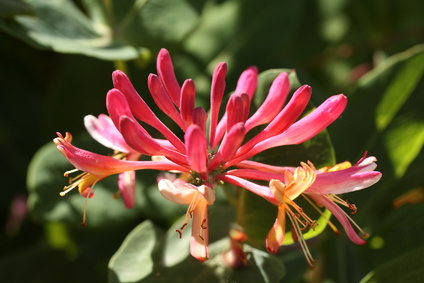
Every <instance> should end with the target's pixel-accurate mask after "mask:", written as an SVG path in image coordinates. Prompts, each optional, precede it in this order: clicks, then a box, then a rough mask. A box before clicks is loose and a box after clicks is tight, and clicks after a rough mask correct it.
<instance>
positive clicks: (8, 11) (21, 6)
mask: <svg viewBox="0 0 424 283" xmlns="http://www.w3.org/2000/svg"><path fill="white" fill-rule="evenodd" d="M32 14H33V10H32V7H31V5H29V4H28V3H26V2H24V1H22V0H0V17H4V18H11V17H12V16H15V15H32Z"/></svg>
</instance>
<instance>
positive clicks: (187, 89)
mask: <svg viewBox="0 0 424 283" xmlns="http://www.w3.org/2000/svg"><path fill="white" fill-rule="evenodd" d="M195 93H196V91H195V86H194V82H193V80H191V79H188V80H186V81H185V82H184V84H183V87H182V88H181V101H180V111H181V117H182V119H183V120H184V122H185V124H186V126H187V127H188V126H190V125H191V124H193V111H194V98H195Z"/></svg>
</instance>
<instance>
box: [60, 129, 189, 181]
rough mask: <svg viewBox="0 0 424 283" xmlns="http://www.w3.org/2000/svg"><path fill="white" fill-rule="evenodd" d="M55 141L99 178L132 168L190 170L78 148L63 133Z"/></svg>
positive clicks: (79, 165) (68, 156) (74, 161)
mask: <svg viewBox="0 0 424 283" xmlns="http://www.w3.org/2000/svg"><path fill="white" fill-rule="evenodd" d="M58 135H59V137H58V138H55V139H54V140H53V141H54V143H55V144H56V146H57V148H58V149H59V151H60V152H61V153H62V154H63V155H64V156H65V157H66V159H68V161H69V162H70V163H71V164H72V165H73V166H74V167H75V168H77V169H79V170H81V171H84V172H87V173H90V174H93V175H95V176H97V177H99V178H104V177H107V176H109V175H113V174H118V173H122V172H125V171H132V170H143V169H154V170H165V171H169V170H179V171H182V172H188V171H189V170H188V169H187V168H185V167H182V166H180V165H178V164H175V163H174V162H171V161H127V160H119V159H116V158H113V157H110V156H104V155H100V154H96V153H92V152H89V151H86V150H83V149H80V148H77V147H75V146H73V145H72V144H70V143H69V142H68V141H66V140H65V139H64V138H63V137H62V135H60V134H59V133H58Z"/></svg>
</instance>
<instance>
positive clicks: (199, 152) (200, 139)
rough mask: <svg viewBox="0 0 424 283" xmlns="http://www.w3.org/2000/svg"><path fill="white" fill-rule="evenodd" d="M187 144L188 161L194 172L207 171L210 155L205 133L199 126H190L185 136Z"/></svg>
mask: <svg viewBox="0 0 424 283" xmlns="http://www.w3.org/2000/svg"><path fill="white" fill-rule="evenodd" d="M184 139H185V142H186V147H187V148H186V152H187V161H188V163H189V164H190V167H191V169H192V170H194V171H196V172H198V173H205V172H206V171H207V167H206V164H207V162H208V155H207V149H206V137H205V133H204V132H203V131H202V129H201V128H200V127H199V126H198V125H195V124H193V125H190V126H189V127H188V129H187V132H186V133H185V135H184Z"/></svg>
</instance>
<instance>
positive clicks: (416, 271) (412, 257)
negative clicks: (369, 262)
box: [360, 246, 424, 283]
mask: <svg viewBox="0 0 424 283" xmlns="http://www.w3.org/2000/svg"><path fill="white" fill-rule="evenodd" d="M423 253H424V247H423V246H420V247H418V248H416V249H414V250H413V251H410V252H408V253H404V254H402V255H400V256H397V257H395V258H392V259H391V260H389V261H388V262H386V263H384V264H382V265H381V266H379V267H377V268H376V269H374V270H373V271H371V272H370V273H368V275H367V276H365V277H364V278H363V279H362V280H361V281H360V283H380V282H381V283H382V282H411V283H413V282H417V283H418V282H422V279H423V278H424V277H423V276H424V269H423V268H422V257H423Z"/></svg>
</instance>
